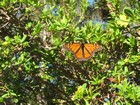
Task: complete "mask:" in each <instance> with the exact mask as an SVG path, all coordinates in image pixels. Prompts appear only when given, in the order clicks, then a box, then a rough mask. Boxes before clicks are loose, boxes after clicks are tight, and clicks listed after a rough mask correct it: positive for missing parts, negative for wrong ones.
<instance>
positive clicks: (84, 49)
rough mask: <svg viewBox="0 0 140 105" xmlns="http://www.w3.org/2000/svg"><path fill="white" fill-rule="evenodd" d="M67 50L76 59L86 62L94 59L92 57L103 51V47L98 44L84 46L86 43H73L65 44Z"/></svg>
mask: <svg viewBox="0 0 140 105" xmlns="http://www.w3.org/2000/svg"><path fill="white" fill-rule="evenodd" d="M64 47H65V48H66V49H68V50H70V51H71V52H72V53H73V54H74V56H75V58H77V59H78V60H79V61H85V60H88V59H90V58H91V57H92V55H93V54H94V53H95V52H96V51H98V50H99V49H101V46H100V45H98V44H84V43H81V44H79V43H72V44H65V46H64Z"/></svg>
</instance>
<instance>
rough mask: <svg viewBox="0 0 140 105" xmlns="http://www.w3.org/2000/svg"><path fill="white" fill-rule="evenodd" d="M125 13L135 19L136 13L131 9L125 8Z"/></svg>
mask: <svg viewBox="0 0 140 105" xmlns="http://www.w3.org/2000/svg"><path fill="white" fill-rule="evenodd" d="M123 12H124V13H125V15H126V16H129V17H131V18H134V16H135V15H134V11H133V10H132V9H131V8H130V7H125V8H124V10H123Z"/></svg>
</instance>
